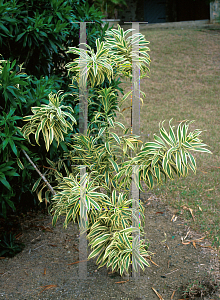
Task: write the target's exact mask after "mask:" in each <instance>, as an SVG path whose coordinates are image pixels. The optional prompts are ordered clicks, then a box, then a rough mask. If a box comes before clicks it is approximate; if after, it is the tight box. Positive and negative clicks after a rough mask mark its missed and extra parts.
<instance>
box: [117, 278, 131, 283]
mask: <svg viewBox="0 0 220 300" xmlns="http://www.w3.org/2000/svg"><path fill="white" fill-rule="evenodd" d="M128 281H129V279H128V280H125V281H117V282H115V283H125V282H128Z"/></svg>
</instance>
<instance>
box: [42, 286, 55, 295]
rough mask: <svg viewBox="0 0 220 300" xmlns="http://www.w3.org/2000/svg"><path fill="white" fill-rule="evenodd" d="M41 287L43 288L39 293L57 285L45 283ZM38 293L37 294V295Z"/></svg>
mask: <svg viewBox="0 0 220 300" xmlns="http://www.w3.org/2000/svg"><path fill="white" fill-rule="evenodd" d="M42 287H43V290H42V291H41V292H40V293H39V294H41V293H43V292H44V291H46V290H49V289H51V288H53V287H57V285H56V284H49V285H45V286H42ZM39 294H38V295H39Z"/></svg>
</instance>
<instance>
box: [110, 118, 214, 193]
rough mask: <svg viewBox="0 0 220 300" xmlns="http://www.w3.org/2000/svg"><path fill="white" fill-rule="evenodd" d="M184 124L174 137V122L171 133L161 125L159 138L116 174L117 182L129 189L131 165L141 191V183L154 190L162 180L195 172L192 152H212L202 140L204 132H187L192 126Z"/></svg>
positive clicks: (197, 130) (155, 136)
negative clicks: (119, 181)
mask: <svg viewBox="0 0 220 300" xmlns="http://www.w3.org/2000/svg"><path fill="white" fill-rule="evenodd" d="M192 122H193V121H191V122H189V123H187V121H185V122H184V123H183V125H182V122H181V123H180V124H179V125H178V127H177V133H176V135H175V133H174V130H173V127H174V126H171V121H170V122H169V131H168V132H167V131H166V129H165V128H164V126H163V123H162V125H161V126H160V129H159V131H160V136H158V135H156V134H154V142H147V143H145V144H144V145H143V146H142V148H141V150H140V152H139V153H138V155H137V156H136V157H134V158H132V159H130V160H128V161H126V162H125V163H124V164H123V166H122V167H121V170H120V172H118V174H117V175H116V180H119V178H120V180H121V184H124V185H125V186H130V184H131V176H132V166H135V170H136V176H135V181H136V184H137V185H138V186H139V188H140V189H141V190H143V188H142V186H141V181H144V182H145V183H146V185H147V186H148V188H150V189H151V188H153V186H154V183H155V182H156V183H161V182H162V177H163V178H164V179H165V180H166V179H167V178H169V179H171V180H173V179H174V175H175V174H176V175H177V176H178V177H186V176H187V175H188V171H189V170H192V171H193V172H194V173H196V159H195V157H194V156H193V155H192V154H191V152H192V151H198V152H205V153H210V154H212V152H211V151H210V150H208V149H206V148H205V147H206V146H207V145H206V144H204V143H203V142H202V140H201V139H200V138H199V136H200V134H201V133H202V131H201V130H199V129H196V130H194V131H193V132H190V133H188V129H189V125H190V123H192Z"/></svg>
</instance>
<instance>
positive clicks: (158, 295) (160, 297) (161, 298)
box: [152, 287, 164, 300]
mask: <svg viewBox="0 0 220 300" xmlns="http://www.w3.org/2000/svg"><path fill="white" fill-rule="evenodd" d="M152 290H153V291H154V293H155V294H156V295H157V297H158V298H159V299H160V300H164V299H163V297H162V296H161V295H160V294H159V293H158V292H157V291H156V290H155V289H154V288H153V287H152Z"/></svg>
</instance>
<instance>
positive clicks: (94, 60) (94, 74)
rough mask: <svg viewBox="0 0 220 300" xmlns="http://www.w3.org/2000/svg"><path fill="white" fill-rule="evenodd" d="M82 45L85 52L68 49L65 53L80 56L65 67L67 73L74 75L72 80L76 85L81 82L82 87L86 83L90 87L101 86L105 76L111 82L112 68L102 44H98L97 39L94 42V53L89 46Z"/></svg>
mask: <svg viewBox="0 0 220 300" xmlns="http://www.w3.org/2000/svg"><path fill="white" fill-rule="evenodd" d="M82 45H85V46H86V48H87V50H85V49H79V48H76V47H70V48H69V51H67V53H73V54H77V55H79V56H80V57H78V58H76V59H75V60H74V61H73V62H70V63H68V64H67V65H66V68H67V69H68V72H74V73H75V75H73V77H72V80H73V81H74V80H76V81H77V82H78V83H79V81H80V80H81V85H82V86H85V85H86V82H88V84H90V85H91V87H94V86H95V85H100V84H102V83H103V82H104V80H105V76H106V77H107V78H108V80H109V82H111V79H112V76H113V67H112V63H111V59H110V57H109V55H108V49H107V48H106V47H105V44H104V42H100V41H99V39H97V40H96V48H97V50H96V53H95V51H94V50H93V49H92V48H91V47H90V46H89V45H87V44H82Z"/></svg>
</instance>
